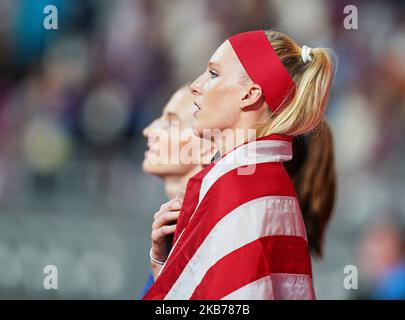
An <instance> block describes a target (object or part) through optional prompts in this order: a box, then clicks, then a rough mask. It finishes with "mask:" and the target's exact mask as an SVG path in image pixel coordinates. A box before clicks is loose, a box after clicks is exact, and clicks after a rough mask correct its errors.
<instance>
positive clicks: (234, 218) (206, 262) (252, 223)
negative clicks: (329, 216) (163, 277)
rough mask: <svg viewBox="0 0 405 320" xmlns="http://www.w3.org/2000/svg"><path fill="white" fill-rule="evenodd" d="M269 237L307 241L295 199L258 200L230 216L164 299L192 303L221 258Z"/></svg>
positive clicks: (218, 226) (214, 231)
mask: <svg viewBox="0 0 405 320" xmlns="http://www.w3.org/2000/svg"><path fill="white" fill-rule="evenodd" d="M202 223H203V222H202ZM270 235H287V236H288V235H291V236H301V237H303V238H304V239H306V233H305V225H304V222H303V220H302V216H301V212H300V208H299V204H298V201H297V199H296V198H295V197H286V196H266V197H262V198H257V199H254V200H252V201H250V202H246V203H244V204H242V205H240V206H239V207H237V208H236V209H234V210H232V211H231V212H230V213H228V214H227V215H226V216H225V217H224V218H222V219H221V220H220V221H219V222H218V223H217V224H216V225H215V227H214V228H213V229H212V230H211V231H210V233H209V234H208V236H207V237H206V238H205V240H204V241H203V243H202V244H201V245H200V247H199V248H198V249H197V250H196V252H195V253H194V255H193V257H192V258H191V259H190V261H189V262H188V264H187V265H186V266H185V268H184V269H183V271H182V273H181V275H180V276H179V277H178V279H177V280H176V282H175V283H174V285H173V286H172V288H171V289H170V291H169V292H168V294H167V295H166V297H165V299H189V298H190V297H191V295H192V293H193V292H194V290H195V288H196V287H197V285H198V284H199V283H200V282H201V280H202V278H203V277H204V275H205V274H206V272H207V271H208V270H209V269H210V268H211V267H212V266H213V265H214V264H215V263H217V262H218V261H219V260H220V259H221V258H222V257H224V256H226V255H227V254H229V253H231V252H232V251H234V250H237V249H238V248H241V247H243V246H244V245H246V244H248V243H250V242H252V241H254V240H257V239H259V238H261V237H264V236H270Z"/></svg>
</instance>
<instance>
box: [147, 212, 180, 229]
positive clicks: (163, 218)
mask: <svg viewBox="0 0 405 320" xmlns="http://www.w3.org/2000/svg"><path fill="white" fill-rule="evenodd" d="M179 214H180V211H166V212H163V213H162V214H161V215H159V216H158V217H157V218H156V219H155V221H154V222H153V223H152V229H159V228H160V227H162V226H164V225H167V224H169V223H170V222H172V221H176V220H177V219H178V218H179Z"/></svg>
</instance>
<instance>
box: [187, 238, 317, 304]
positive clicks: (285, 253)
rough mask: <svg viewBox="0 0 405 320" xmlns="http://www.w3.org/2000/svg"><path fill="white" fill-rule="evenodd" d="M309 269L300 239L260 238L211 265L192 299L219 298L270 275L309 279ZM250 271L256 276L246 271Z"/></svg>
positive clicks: (303, 242)
mask: <svg viewBox="0 0 405 320" xmlns="http://www.w3.org/2000/svg"><path fill="white" fill-rule="evenodd" d="M310 266H311V262H310V261H309V256H308V250H307V243H306V241H305V240H304V239H303V238H302V237H295V236H268V237H263V238H260V239H258V240H256V241H253V242H251V243H249V244H248V245H246V246H244V247H242V248H240V249H238V250H235V251H234V252H232V253H231V254H229V255H227V256H225V257H223V258H222V259H221V260H220V261H218V262H217V263H216V264H215V265H214V266H212V267H211V269H210V270H209V271H208V272H207V273H206V274H205V277H204V278H203V280H202V281H201V283H200V284H199V285H198V287H197V288H196V289H195V291H194V293H193V295H192V296H191V299H193V300H200V299H212V300H214V299H220V298H222V297H224V296H226V295H228V294H230V293H232V292H233V291H235V290H237V289H238V288H240V287H242V286H244V285H246V284H249V283H251V282H253V281H256V280H258V279H260V278H262V277H265V276H268V275H270V274H272V273H289V274H305V275H308V276H312V273H311V268H310ZM252 268H253V269H255V270H256V272H255V273H249V272H246V270H249V269H252ZM228 270H232V272H228Z"/></svg>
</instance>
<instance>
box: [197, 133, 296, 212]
mask: <svg viewBox="0 0 405 320" xmlns="http://www.w3.org/2000/svg"><path fill="white" fill-rule="evenodd" d="M291 158H292V144H291V142H288V141H275V140H259V141H253V142H250V143H247V144H244V145H241V146H240V147H238V148H236V149H235V150H233V151H232V152H230V153H229V154H227V155H226V156H225V157H223V158H222V159H221V160H219V161H218V162H217V163H216V164H215V166H214V167H213V168H212V169H211V170H210V172H208V174H207V175H206V176H205V177H204V179H203V180H202V183H201V189H200V196H199V199H198V205H199V204H200V203H201V201H202V199H203V198H204V196H205V195H206V194H207V192H208V190H209V189H210V188H211V186H212V185H213V184H214V183H215V182H216V181H217V180H218V179H219V178H220V177H222V176H223V175H224V174H226V173H227V172H230V171H232V170H234V169H236V168H238V167H241V166H246V165H252V164H259V163H266V162H282V161H288V160H291ZM249 173H250V174H253V173H254V172H249V171H246V173H245V174H249ZM241 174H244V173H243V172H241ZM198 205H197V208H198Z"/></svg>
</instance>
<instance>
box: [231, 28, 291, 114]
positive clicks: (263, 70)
mask: <svg viewBox="0 0 405 320" xmlns="http://www.w3.org/2000/svg"><path fill="white" fill-rule="evenodd" d="M228 40H229V42H230V43H231V45H232V48H233V50H234V51H235V53H236V55H237V56H238V58H239V61H240V62H241V64H242V65H243V67H244V68H245V70H246V72H247V74H248V75H249V77H250V79H252V81H253V82H255V83H257V84H259V85H260V86H261V87H262V90H263V93H264V99H265V100H266V102H267V104H268V105H269V107H270V110H271V111H273V112H275V111H276V110H277V109H278V108H279V107H280V104H281V103H282V102H283V100H284V99H285V97H286V96H287V95H288V94H289V93H290V92H291V91H292V90H294V89H295V83H294V80H293V79H292V78H291V76H290V75H289V73H288V71H287V69H286V68H285V67H284V65H283V64H282V63H281V60H280V58H279V57H278V55H277V53H276V51H275V50H274V49H273V46H272V45H271V43H270V41H269V39H267V36H266V34H265V32H264V31H263V30H258V31H250V32H243V33H239V34H236V35H234V36H232V37H230V38H229V39H228Z"/></svg>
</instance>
